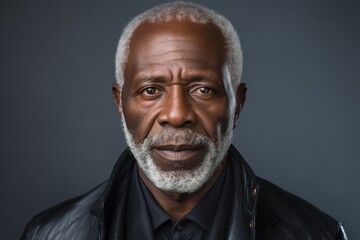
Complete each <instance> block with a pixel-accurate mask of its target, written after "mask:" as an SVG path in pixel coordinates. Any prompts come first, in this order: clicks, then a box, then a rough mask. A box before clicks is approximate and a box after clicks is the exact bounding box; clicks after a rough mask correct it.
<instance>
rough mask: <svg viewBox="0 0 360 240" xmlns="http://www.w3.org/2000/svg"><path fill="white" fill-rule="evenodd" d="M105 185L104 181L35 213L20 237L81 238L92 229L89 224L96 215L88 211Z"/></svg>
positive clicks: (95, 218) (95, 219) (94, 221)
mask: <svg viewBox="0 0 360 240" xmlns="http://www.w3.org/2000/svg"><path fill="white" fill-rule="evenodd" d="M105 187H106V182H104V183H102V184H100V185H98V186H97V187H95V188H94V189H92V190H91V191H89V192H88V193H86V194H84V195H81V196H79V197H75V198H73V199H70V200H67V201H65V202H62V203H60V204H58V205H56V206H54V207H52V208H49V209H47V210H45V211H43V212H41V213H39V214H37V215H36V216H35V217H33V218H32V220H31V221H30V222H29V224H28V225H27V227H26V229H25V231H24V233H23V236H22V237H21V239H83V238H81V236H82V235H83V234H84V233H85V232H87V234H89V232H88V231H93V228H91V226H92V225H94V224H97V222H98V219H97V216H95V215H92V214H91V213H90V211H91V208H92V205H93V204H94V202H96V201H97V200H98V199H99V198H100V197H101V195H102V194H103V192H104V190H105ZM80 235H81V236H80Z"/></svg>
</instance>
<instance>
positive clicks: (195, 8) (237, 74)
mask: <svg viewBox="0 0 360 240" xmlns="http://www.w3.org/2000/svg"><path fill="white" fill-rule="evenodd" d="M172 20H178V21H181V20H188V21H191V22H194V23H201V24H205V23H208V22H211V23H213V24H214V25H215V26H216V27H218V28H219V29H220V31H221V32H222V34H223V37H224V39H225V49H226V63H227V65H228V67H229V72H230V77H231V82H232V86H233V89H237V87H238V86H239V84H240V78H241V73H242V50H241V46H240V40H239V37H238V35H237V33H236V31H235V29H234V27H233V25H232V24H231V23H230V22H229V20H227V19H226V18H225V17H224V16H222V15H220V14H218V13H216V12H215V11H213V10H211V9H208V8H206V7H204V6H201V5H199V4H194V3H190V2H182V1H175V2H171V3H165V4H162V5H158V6H155V7H153V8H151V9H149V10H147V11H145V12H143V13H141V14H140V15H138V16H136V17H135V18H133V19H132V20H131V21H130V22H129V23H128V25H127V26H126V27H125V28H124V30H123V32H122V34H121V37H120V40H119V43H118V46H117V50H116V56H115V74H116V82H117V83H118V84H119V85H120V88H122V87H123V85H124V72H125V64H126V62H127V59H128V55H129V48H130V47H129V45H130V40H131V37H132V35H133V33H134V31H135V30H136V29H137V28H138V27H139V26H140V25H141V24H142V23H143V22H150V23H162V22H169V21H172Z"/></svg>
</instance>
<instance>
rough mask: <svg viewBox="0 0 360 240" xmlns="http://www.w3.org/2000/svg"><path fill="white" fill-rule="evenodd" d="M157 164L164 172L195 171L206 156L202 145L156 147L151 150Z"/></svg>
mask: <svg viewBox="0 0 360 240" xmlns="http://www.w3.org/2000/svg"><path fill="white" fill-rule="evenodd" d="M151 152H152V157H153V159H154V162H155V164H156V165H157V166H158V167H160V168H161V169H162V170H163V171H173V170H179V169H184V170H189V169H194V168H195V167H196V166H197V165H198V164H199V163H200V162H201V161H202V160H203V159H204V156H205V154H206V148H205V147H204V146H202V145H188V144H182V145H171V144H167V145H155V146H153V147H152V148H151Z"/></svg>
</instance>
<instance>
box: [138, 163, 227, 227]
mask: <svg viewBox="0 0 360 240" xmlns="http://www.w3.org/2000/svg"><path fill="white" fill-rule="evenodd" d="M226 172H227V167H225V168H224V170H223V171H222V173H221V174H220V176H219V178H218V180H217V181H216V182H215V184H214V185H213V186H212V187H211V188H210V190H209V192H208V193H207V194H206V195H205V196H204V198H203V199H202V200H201V201H200V203H199V204H198V205H197V206H196V207H195V208H194V209H193V210H192V211H191V212H190V213H189V214H188V215H186V216H184V217H183V218H182V219H188V220H191V221H193V222H195V223H197V224H199V225H200V226H201V227H202V228H203V229H205V230H206V231H208V232H209V231H210V230H211V225H212V223H213V220H214V216H215V211H209V209H216V208H217V206H218V201H219V196H221V192H222V189H223V185H224V180H225V177H226V175H227V174H226ZM137 175H138V174H137ZM137 179H138V181H137V182H138V183H137V184H138V185H139V186H140V187H141V189H142V192H143V197H144V199H145V201H146V203H147V206H148V210H149V215H150V218H151V221H152V227H153V230H156V229H157V228H159V227H160V226H161V225H162V224H163V223H165V222H166V221H168V220H171V217H170V216H169V215H168V214H167V213H166V212H165V210H163V209H162V208H161V207H160V206H159V204H158V203H157V202H156V200H155V199H154V197H153V196H152V195H151V193H150V191H149V190H148V189H147V187H146V186H145V184H144V183H143V181H142V180H141V179H140V177H137Z"/></svg>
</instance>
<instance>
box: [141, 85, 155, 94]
mask: <svg viewBox="0 0 360 240" xmlns="http://www.w3.org/2000/svg"><path fill="white" fill-rule="evenodd" d="M142 92H143V94H145V95H154V94H156V93H159V90H158V89H157V88H155V87H147V88H145V89H144V90H142Z"/></svg>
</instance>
